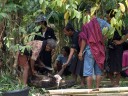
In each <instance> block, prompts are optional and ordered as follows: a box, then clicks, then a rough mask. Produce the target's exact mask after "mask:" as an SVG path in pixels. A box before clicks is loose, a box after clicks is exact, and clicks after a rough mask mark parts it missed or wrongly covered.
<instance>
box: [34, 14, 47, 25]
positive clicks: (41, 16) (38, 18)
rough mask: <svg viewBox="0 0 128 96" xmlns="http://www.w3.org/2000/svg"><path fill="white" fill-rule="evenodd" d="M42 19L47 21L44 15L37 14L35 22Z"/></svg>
mask: <svg viewBox="0 0 128 96" xmlns="http://www.w3.org/2000/svg"><path fill="white" fill-rule="evenodd" d="M42 21H47V18H46V17H45V16H44V15H39V16H38V17H37V18H36V21H35V23H39V22H42Z"/></svg>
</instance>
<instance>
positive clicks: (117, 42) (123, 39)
mask: <svg viewBox="0 0 128 96" xmlns="http://www.w3.org/2000/svg"><path fill="white" fill-rule="evenodd" d="M127 39H128V34H126V35H125V36H124V37H123V38H122V39H121V40H114V41H113V42H114V44H115V45H120V44H122V43H123V42H125V41H126V40H127Z"/></svg>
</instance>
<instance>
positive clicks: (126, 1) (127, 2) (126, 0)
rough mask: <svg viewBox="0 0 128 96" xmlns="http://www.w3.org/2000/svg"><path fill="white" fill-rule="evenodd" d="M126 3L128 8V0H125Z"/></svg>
mask: <svg viewBox="0 0 128 96" xmlns="http://www.w3.org/2000/svg"><path fill="white" fill-rule="evenodd" d="M125 3H126V6H127V8H128V0H125Z"/></svg>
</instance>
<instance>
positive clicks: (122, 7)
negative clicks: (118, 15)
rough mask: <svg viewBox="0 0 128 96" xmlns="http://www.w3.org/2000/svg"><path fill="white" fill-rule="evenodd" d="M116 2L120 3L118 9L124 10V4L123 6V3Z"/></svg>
mask: <svg viewBox="0 0 128 96" xmlns="http://www.w3.org/2000/svg"><path fill="white" fill-rule="evenodd" d="M118 4H119V5H120V10H121V11H122V12H125V6H124V4H122V3H118Z"/></svg>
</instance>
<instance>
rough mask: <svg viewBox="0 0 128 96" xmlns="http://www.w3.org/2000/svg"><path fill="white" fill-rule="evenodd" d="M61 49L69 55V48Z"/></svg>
mask: <svg viewBox="0 0 128 96" xmlns="http://www.w3.org/2000/svg"><path fill="white" fill-rule="evenodd" d="M62 49H64V51H65V52H66V53H67V54H68V55H69V54H70V48H69V47H68V46H64V47H62Z"/></svg>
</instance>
